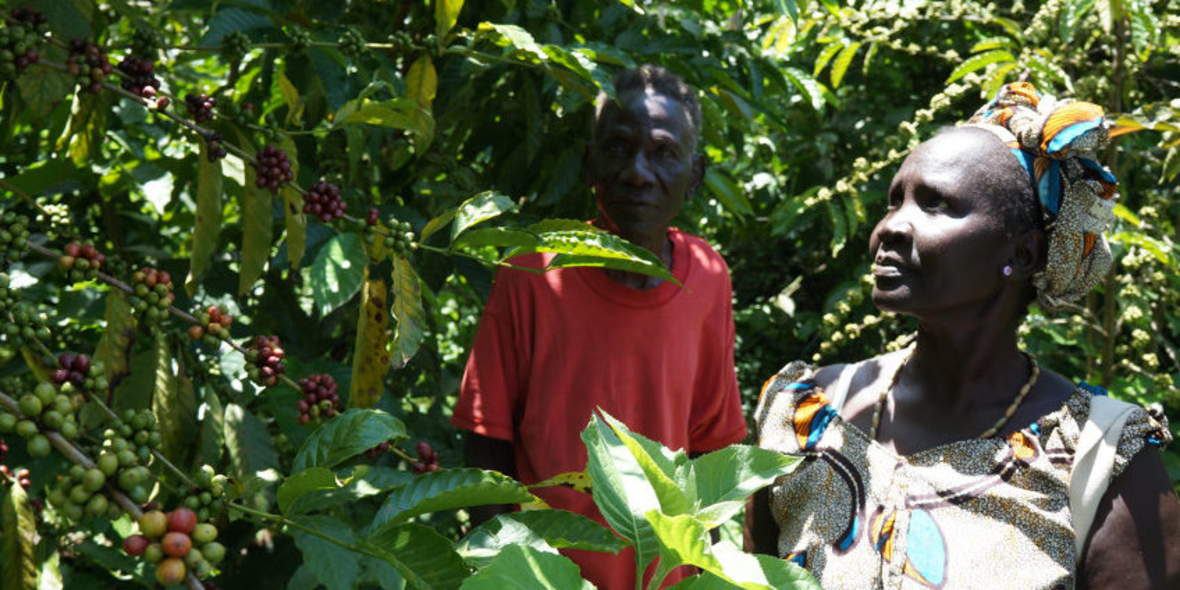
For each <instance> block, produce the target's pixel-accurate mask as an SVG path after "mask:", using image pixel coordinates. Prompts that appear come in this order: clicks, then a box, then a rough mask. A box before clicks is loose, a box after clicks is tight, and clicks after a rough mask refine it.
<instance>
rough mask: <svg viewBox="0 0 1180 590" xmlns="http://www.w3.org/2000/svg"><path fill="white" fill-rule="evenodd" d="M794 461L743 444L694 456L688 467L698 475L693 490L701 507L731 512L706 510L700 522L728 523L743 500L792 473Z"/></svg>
mask: <svg viewBox="0 0 1180 590" xmlns="http://www.w3.org/2000/svg"><path fill="white" fill-rule="evenodd" d="M798 462H799V458H798V457H788V456H786V455H783V454H781V453H776V452H774V451H768V450H766V449H760V448H758V447H753V446H747V445H731V446H728V447H726V448H724V449H721V450H718V451H713V452H712V453H708V454H706V455H702V456H700V457H697V458H696V459H694V460H693V461H692V464H693V466H694V467H695V471H696V473H697V474H698V477H697V480H696V490H697V498H699V499H700V502H701V504H702V506H704V507H705V508H706V509H707V507H709V506H711V505H714V504H721V503H733V504H732V505H733V506H734V512H729V513H725V512H714V511H710V512H709V513H708V518H702V520H703V521H704V523H705V524H706V525H709V526H715V525H719V524H721V523H722V522H724V521H726V520H728V519H729V517H731V516H733V514H734V513H736V511H737V510H740V509H741V506H742V505H743V504H744V503H745V500H746V498H747V497H749V496H750V495H751V494H753V493H754V492H756V491H757V490H759V489H762V488H764V487H766V486H768V485H770V484H771V483H772V482H774V480H775V478H777V477H779V476H781V475H786V474H788V473H790V472H791V471H793V470H794V469H795V467H796V465H797V464H798ZM698 516H703V515H698Z"/></svg>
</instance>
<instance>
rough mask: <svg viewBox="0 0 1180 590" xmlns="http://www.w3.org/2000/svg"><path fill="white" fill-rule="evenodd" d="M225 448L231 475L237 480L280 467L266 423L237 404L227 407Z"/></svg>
mask: <svg viewBox="0 0 1180 590" xmlns="http://www.w3.org/2000/svg"><path fill="white" fill-rule="evenodd" d="M225 448H226V450H227V451H228V452H229V466H230V469H231V470H232V471H231V475H233V476H235V477H237V478H238V479H246V478H248V477H253V476H255V474H257V473H258V472H260V471H266V470H267V469H275V468H277V467H278V466H279V456H278V454H277V453H275V450H274V446H272V444H271V438H270V433H269V432H267V430H266V424H264V423H263V422H262V420H260V419H258V417H257V416H255V415H254V414H253V413H252V412H250V411H249V410H246V409H245V408H243V407H242V406H239V405H238V404H229V405H227V406H226V407H225Z"/></svg>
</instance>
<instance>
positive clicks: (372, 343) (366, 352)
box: [348, 267, 392, 408]
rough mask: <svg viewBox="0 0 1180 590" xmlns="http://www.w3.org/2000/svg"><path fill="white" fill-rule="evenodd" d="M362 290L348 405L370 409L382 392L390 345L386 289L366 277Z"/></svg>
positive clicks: (380, 282)
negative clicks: (388, 345)
mask: <svg viewBox="0 0 1180 590" xmlns="http://www.w3.org/2000/svg"><path fill="white" fill-rule="evenodd" d="M362 285H363V286H362V288H361V304H360V306H359V309H358V310H357V324H356V341H355V343H354V345H353V348H352V350H353V352H352V381H351V385H350V386H351V392H350V394H349V396H348V405H349V406H350V407H353V408H371V407H373V406H375V405H377V401H378V400H380V399H381V394H382V393H384V392H385V375H386V374H387V373H388V372H389V366H390V365H391V364H392V359H390V357H389V351H388V350H387V349H386V347H385V346H386V343H387V342H389V335H390V334H389V307H388V303H387V302H388V300H389V288H388V287H387V286H386V284H385V281H383V280H381V279H380V278H371V277H369V269H368V268H367V267H366V268H365V281H364V282H363V284H362Z"/></svg>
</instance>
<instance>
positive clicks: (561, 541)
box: [459, 510, 626, 564]
mask: <svg viewBox="0 0 1180 590" xmlns="http://www.w3.org/2000/svg"><path fill="white" fill-rule="evenodd" d="M519 544H529V545H530V546H533V547H536V548H538V549H546V548H548V549H549V550H555V549H581V550H585V551H605V552H608V553H618V552H619V551H621V550H622V549H623V548H624V547H626V544H625V543H624V542H623V541H622V540H621V539H619V538H618V537H616V536H615V535H614V533H612V532H610V529H608V528H606V527H604V526H602V525H601V524H598V523H597V522H595V521H593V520H590V519H589V518H587V517H585V516H582V515H581V514H577V513H575V512H569V511H566V510H525V511H521V512H510V513H508V514H500V515H497V516H496V517H495V518H493V519H491V520H489V521H487V522H485V523H483V524H481V525H480V526H479V527H478V528H476V529H475V530H473V531H471V532H470V533H468V535H467V537H465V538H464V540H463V543H462V544H461V545H460V548H459V552H460V553H462V554H463V556H464V558H466V559H467V560H468V561H475V562H479V563H481V564H483V563H484V562H486V561H487V560H488V559H489V558H491V557H492V556H494V555H495V554H497V553H498V552H499V551H500V550H501V549H503V548H504V547H507V546H509V545H519Z"/></svg>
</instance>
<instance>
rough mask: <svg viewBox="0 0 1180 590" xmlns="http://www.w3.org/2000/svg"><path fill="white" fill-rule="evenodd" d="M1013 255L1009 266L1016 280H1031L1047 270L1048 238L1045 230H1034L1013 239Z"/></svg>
mask: <svg viewBox="0 0 1180 590" xmlns="http://www.w3.org/2000/svg"><path fill="white" fill-rule="evenodd" d="M1011 244H1012V254H1011V258H1010V260H1009V262H1008V264H1009V265H1010V266H1011V267H1012V276H1013V277H1015V278H1031V277H1033V276H1034V275H1036V274H1037V273H1038V272H1040V271H1041V270H1042V269H1044V268H1045V259H1046V257H1047V256H1048V251H1049V249H1048V236H1047V235H1046V234H1045V231H1044V230H1041V229H1034V230H1029V231H1026V232H1023V233H1021V234H1019V235H1016V236H1014V237H1013V240H1012V242H1011Z"/></svg>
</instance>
